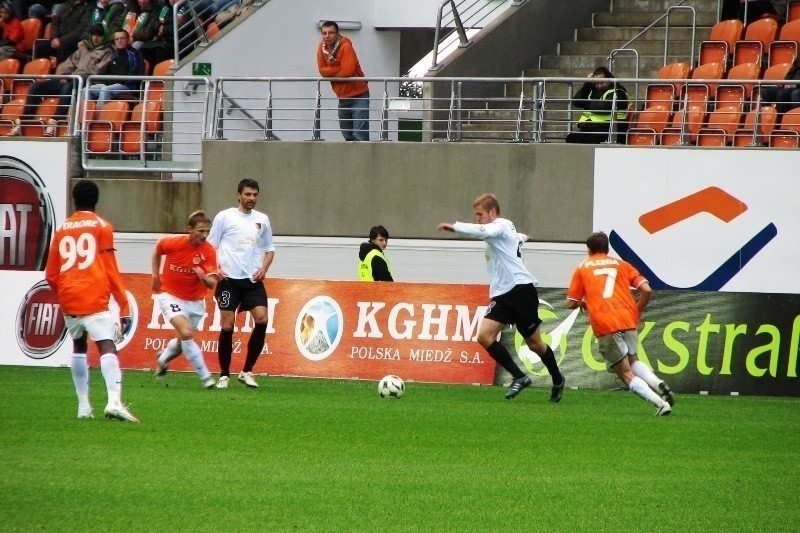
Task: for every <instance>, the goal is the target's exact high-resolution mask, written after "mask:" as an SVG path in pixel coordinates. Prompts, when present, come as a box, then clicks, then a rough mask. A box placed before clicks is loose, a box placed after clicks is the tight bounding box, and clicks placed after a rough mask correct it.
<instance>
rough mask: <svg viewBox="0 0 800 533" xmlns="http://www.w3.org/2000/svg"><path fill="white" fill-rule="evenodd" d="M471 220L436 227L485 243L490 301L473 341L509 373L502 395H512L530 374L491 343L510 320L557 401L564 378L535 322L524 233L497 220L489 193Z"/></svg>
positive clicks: (533, 280)
mask: <svg viewBox="0 0 800 533" xmlns="http://www.w3.org/2000/svg"><path fill="white" fill-rule="evenodd" d="M472 207H473V213H474V215H475V221H476V222H477V224H469V223H466V222H455V223H452V224H451V223H449V222H442V223H441V224H439V225H438V226H437V229H439V230H444V231H454V232H458V233H461V234H463V235H467V236H469V237H473V238H477V239H481V240H483V241H485V242H486V260H487V268H488V270H489V279H490V284H489V296H490V297H491V299H492V301H491V302H490V303H489V309H488V310H487V311H486V316H485V317H484V319H483V322H481V326H480V329H479V330H478V342H479V343H480V344H481V346H483V347H484V348H485V349H486V351H487V352H489V355H490V356H492V358H493V359H494V360H495V361H497V363H498V364H499V365H500V366H502V367H503V368H505V369H506V370H508V371H509V372H510V373H511V375H512V376H513V377H514V381H513V382H512V383H511V387H510V388H509V390H508V392H507V393H506V398H507V399H509V400H510V399H511V398H514V397H515V396H516V395H517V394H519V391H521V390H522V389H524V388H526V387H529V386H530V385H531V378H530V376H528V375H527V374H525V372H524V371H523V370H522V369H521V368H520V367H519V365H517V364H516V363H515V362H514V360H513V359H512V358H511V354H510V353H508V350H506V348H505V347H504V346H503V345H502V344H500V343H499V342H498V341H497V335H498V334H499V333H500V330H501V329H502V328H503V324H516V326H517V331H519V333H520V335H522V337H523V338H524V339H525V344H527V345H528V348H530V349H531V350H532V351H533V352H535V353H536V354H537V355H538V356H539V357H540V358H541V360H542V363H544V366H545V367H546V368H547V371H548V372H550V377H551V378H552V380H553V388H552V390H551V392H550V401H551V402H553V403H557V402H559V401H561V395H562V393H563V391H564V384H565V380H564V376H563V374H561V371H560V370H559V368H558V363H557V362H556V358H555V355H554V354H553V350H552V349H550V346H548V345H547V343H545V342H544V341H543V340H542V337H541V334H540V332H539V326H540V325H541V323H542V321H541V319H540V318H539V294H538V293H537V292H536V285H538V283H539V282H538V281H537V279H536V278H535V277H534V276H533V275H532V274H531V273H530V272H528V269H527V268H525V264H524V263H523V262H522V244H523V243H525V242H526V241H528V236H527V235H525V234H524V233H517V229H516V228H515V227H514V224H513V223H512V222H511V221H510V220H507V219H505V218H500V204H499V203H498V201H497V197H495V195H493V194H482V195H480V196H479V197H478V198H477V199H475V202H474V203H473V204H472Z"/></svg>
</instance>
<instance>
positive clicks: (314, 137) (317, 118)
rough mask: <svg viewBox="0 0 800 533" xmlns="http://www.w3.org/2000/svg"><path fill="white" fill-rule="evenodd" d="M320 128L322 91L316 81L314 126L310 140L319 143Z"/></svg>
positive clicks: (320, 138) (320, 137)
mask: <svg viewBox="0 0 800 533" xmlns="http://www.w3.org/2000/svg"><path fill="white" fill-rule="evenodd" d="M321 128H322V91H321V88H320V82H319V81H317V95H316V98H315V101H314V126H313V128H312V130H311V140H312V141H321V140H322V136H321V134H320V129H321Z"/></svg>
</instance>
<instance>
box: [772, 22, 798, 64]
mask: <svg viewBox="0 0 800 533" xmlns="http://www.w3.org/2000/svg"><path fill="white" fill-rule="evenodd" d="M799 46H800V20H794V21H792V22H788V23H787V24H786V25H784V26H783V28H781V33H780V36H779V37H778V39H777V40H775V41H772V43H771V44H770V45H769V64H770V66H771V65H776V64H778V63H792V62H793V61H794V58H795V57H797V49H798V47H799Z"/></svg>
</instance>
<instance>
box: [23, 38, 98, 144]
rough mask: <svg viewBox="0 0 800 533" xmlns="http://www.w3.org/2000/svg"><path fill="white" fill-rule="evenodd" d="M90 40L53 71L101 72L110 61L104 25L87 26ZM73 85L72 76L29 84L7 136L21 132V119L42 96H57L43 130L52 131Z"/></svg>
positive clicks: (26, 118)
mask: <svg viewBox="0 0 800 533" xmlns="http://www.w3.org/2000/svg"><path fill="white" fill-rule="evenodd" d="M89 33H90V35H91V42H90V44H89V46H81V47H79V48H78V49H77V50H76V51H75V53H73V54H72V55H71V56H69V58H67V60H66V61H64V62H63V63H61V64H60V65H58V67H57V68H56V74H60V75H68V74H73V75H76V76H80V77H81V78H84V79H85V78H87V77H89V76H90V75H92V74H105V72H106V69H107V68H108V65H109V63H110V61H111V46H110V44H109V43H107V42H106V39H105V35H106V32H105V27H104V26H103V25H102V24H95V25H93V26H92V27H91V29H90V30H89ZM74 89H75V80H74V79H71V78H49V79H46V80H44V81H37V82H35V83H33V84H31V86H30V89H29V90H28V95H27V96H26V97H25V109H24V110H23V112H22V116H21V117H20V118H18V119H16V120H15V121H14V126H13V127H12V128H11V132H10V133H9V134H8V135H9V136H18V135H22V124H23V122H26V121H30V120H32V119H33V117H34V115H35V114H36V106H38V105H39V104H40V103H41V102H42V100H43V99H44V98H47V97H49V96H58V97H59V100H60V101H59V105H58V108H56V111H55V113H54V115H53V116H52V117H50V118H48V119H47V121H46V127H45V130H44V136H45V137H52V136H53V135H55V131H56V124H57V120H56V117H64V116H66V115H67V113H68V112H69V105H70V99H71V96H72V92H73V90H74Z"/></svg>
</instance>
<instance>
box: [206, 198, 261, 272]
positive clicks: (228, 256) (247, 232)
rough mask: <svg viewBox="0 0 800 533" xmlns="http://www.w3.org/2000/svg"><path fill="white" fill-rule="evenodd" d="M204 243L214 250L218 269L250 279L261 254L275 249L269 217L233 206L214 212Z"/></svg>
mask: <svg viewBox="0 0 800 533" xmlns="http://www.w3.org/2000/svg"><path fill="white" fill-rule="evenodd" d="M208 242H210V243H211V244H212V245H213V246H214V248H216V249H217V256H218V258H219V266H220V268H221V269H222V271H223V272H225V274H227V275H228V277H230V278H233V279H249V280H250V281H253V275H254V274H255V273H256V271H258V269H259V268H261V266H262V264H263V260H264V254H265V253H266V252H274V251H275V244H274V243H273V241H272V227H271V226H270V224H269V217H268V216H267V215H266V214H265V213H262V212H261V211H256V210H252V211H250V213H248V214H245V213H242V212H241V211H239V209H238V208H236V207H231V208H230V209H225V210H224V211H220V212H219V213H217V216H215V217H214V222H213V223H212V224H211V232H210V233H209V234H208Z"/></svg>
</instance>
